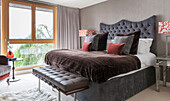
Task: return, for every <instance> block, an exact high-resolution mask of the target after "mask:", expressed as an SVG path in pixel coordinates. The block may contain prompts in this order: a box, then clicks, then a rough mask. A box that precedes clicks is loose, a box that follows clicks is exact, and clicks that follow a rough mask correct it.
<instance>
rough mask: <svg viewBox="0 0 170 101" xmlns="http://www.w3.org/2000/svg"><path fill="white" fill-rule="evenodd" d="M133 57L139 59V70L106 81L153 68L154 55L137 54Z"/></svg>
mask: <svg viewBox="0 0 170 101" xmlns="http://www.w3.org/2000/svg"><path fill="white" fill-rule="evenodd" d="M135 56H137V57H138V58H139V60H140V61H141V68H140V69H138V70H134V71H131V72H128V73H124V74H120V75H117V76H114V77H111V78H109V79H108V80H111V79H113V78H117V77H122V76H126V75H129V74H133V73H135V72H138V71H140V70H143V69H145V68H148V67H150V66H155V59H156V56H155V54H153V53H146V54H137V55H135Z"/></svg>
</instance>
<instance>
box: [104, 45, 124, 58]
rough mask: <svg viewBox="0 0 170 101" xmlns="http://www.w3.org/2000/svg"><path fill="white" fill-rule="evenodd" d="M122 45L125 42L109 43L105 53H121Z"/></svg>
mask: <svg viewBox="0 0 170 101" xmlns="http://www.w3.org/2000/svg"><path fill="white" fill-rule="evenodd" d="M124 45H125V44H113V43H110V44H109V47H108V49H107V54H115V55H121V54H122V50H123V46H124Z"/></svg>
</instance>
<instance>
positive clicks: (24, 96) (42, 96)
mask: <svg viewBox="0 0 170 101" xmlns="http://www.w3.org/2000/svg"><path fill="white" fill-rule="evenodd" d="M0 101H57V96H53V95H51V94H50V93H48V92H47V91H45V90H43V89H42V90H41V91H40V92H39V91H38V89H30V90H24V91H20V92H17V93H16V92H10V93H4V94H0Z"/></svg>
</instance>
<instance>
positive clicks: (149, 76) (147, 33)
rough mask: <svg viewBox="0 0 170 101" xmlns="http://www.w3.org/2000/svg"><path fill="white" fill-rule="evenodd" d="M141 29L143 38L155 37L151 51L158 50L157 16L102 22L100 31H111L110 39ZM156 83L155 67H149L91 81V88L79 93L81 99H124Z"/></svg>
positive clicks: (78, 97)
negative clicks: (109, 78)
mask: <svg viewBox="0 0 170 101" xmlns="http://www.w3.org/2000/svg"><path fill="white" fill-rule="evenodd" d="M138 30H140V31H141V36H140V37H141V38H153V44H152V46H151V52H152V53H154V54H157V51H156V16H152V17H150V18H148V19H146V20H143V21H140V22H131V21H127V20H121V21H120V22H118V23H116V24H112V25H108V24H103V23H101V24H100V32H109V35H108V39H114V37H115V35H116V34H117V33H130V32H134V31H138ZM154 83H155V68H154V67H148V68H146V69H143V70H140V71H138V72H135V73H133V74H130V75H127V76H122V77H116V78H113V79H111V80H108V81H107V82H105V83H102V84H97V83H94V82H91V83H90V85H89V89H87V90H85V91H81V92H78V93H77V99H79V100H80V101H124V100H126V99H128V98H130V97H131V96H133V95H135V94H137V93H139V92H140V91H142V90H144V89H145V88H147V87H149V86H151V85H153V84H154Z"/></svg>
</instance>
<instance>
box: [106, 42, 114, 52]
mask: <svg viewBox="0 0 170 101" xmlns="http://www.w3.org/2000/svg"><path fill="white" fill-rule="evenodd" d="M112 41H113V40H107V45H106V50H107V49H108V47H109V44H110V43H112Z"/></svg>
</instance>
